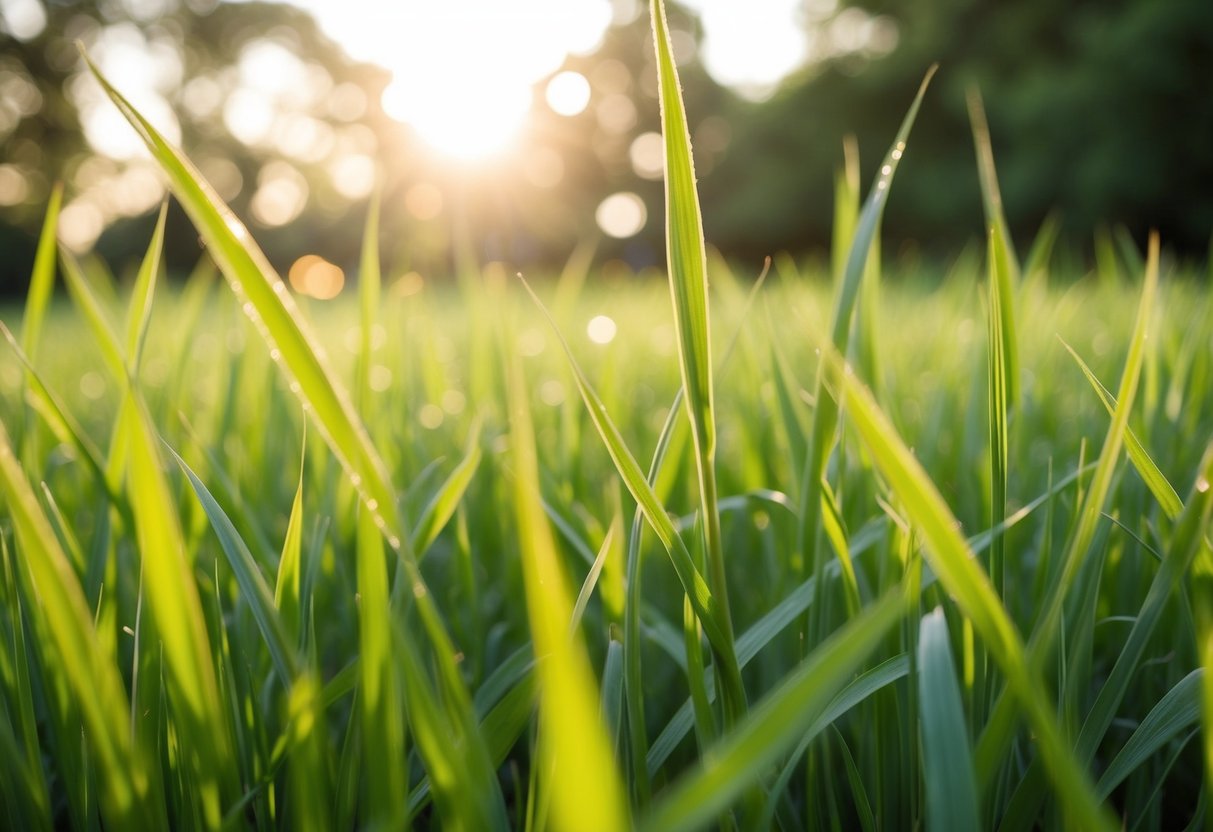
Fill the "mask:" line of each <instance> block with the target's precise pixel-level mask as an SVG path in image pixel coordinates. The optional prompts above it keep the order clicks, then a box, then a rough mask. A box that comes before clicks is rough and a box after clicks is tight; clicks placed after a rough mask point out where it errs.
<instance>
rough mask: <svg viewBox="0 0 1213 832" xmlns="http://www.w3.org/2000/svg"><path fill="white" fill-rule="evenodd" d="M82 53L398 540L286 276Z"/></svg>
mask: <svg viewBox="0 0 1213 832" xmlns="http://www.w3.org/2000/svg"><path fill="white" fill-rule="evenodd" d="M82 54H83V52H82ZM84 59H85V61H86V62H87V64H88V68H89V70H90V71H91V72H92V74H93V76H94V77H95V78H96V79H97V81H98V83H100V84H101V87H102V89H103V90H104V91H105V93H106V95H108V96H109V98H110V100H111V101H113V102H114V104H115V105H116V106H117V107H118V110H119V111H120V112H121V113H122V115H123V117H124V118H125V119H126V120H127V121H128V122H129V123H130V125H131V126H132V127H133V128H134V129H135V132H136V133H138V134H139V137H140V138H141V139H142V140H143V142H144V144H145V145H147V148H148V150H149V151H151V154H152V156H153V157H154V158H155V160H156V162H157V163H158V164H159V165H160V168H161V170H163V171H164V173H165V175H166V176H167V177H168V180H169V185H170V187H171V188H172V191H173V193H174V194H175V195H176V196H177V198H178V199H179V200H180V201H181V204H182V207H184V208H185V211H186V213H187V214H188V215H189V217H190V219H191V220H192V221H193V223H194V225H195V227H196V228H197V229H198V233H199V234H200V235H201V236H202V239H203V240H204V241H205V242H206V244H207V247H208V250H209V252H210V255H211V257H212V258H213V259H214V261H215V263H216V264H217V265H218V266H219V268H220V270H222V272H223V274H224V276H225V277H226V278H227V281H228V285H229V286H230V287H231V289H232V291H233V293H234V294H235V295H236V297H237V298H238V299H239V300H240V301H241V303H242V304H243V309H244V311H245V313H246V314H247V315H248V316H249V318H250V319H251V320H252V321H253V323H254V324H255V325H256V328H257V330H258V331H259V332H260V333H261V335H262V337H263V338H264V339H265V341H266V343H267V344H268V345H269V349H270V354H271V355H272V356H273V357H274V358H275V360H276V361H277V362H278V363H279V365H280V366H281V367H282V368H283V370H284V372H285V373H286V374H287V375H288V376H289V377H290V378H291V379H292V382H291V385H290V386H291V390H292V391H293V392H294V393H295V394H296V395H297V396H299V398H300V399H301V400H302V401H303V403H304V406H305V407H306V408H307V409H308V410H309V411H310V412H311V414H312V415H313V416H314V417H315V420H316V424H317V426H318V428H319V429H320V432H321V434H322V435H323V436H324V438H325V441H326V442H327V443H328V445H329V447H330V448H331V449H332V451H333V454H334V455H335V456H336V457H337V459H338V460H339V461H340V462H341V465H342V467H343V468H344V469H345V471H346V473H347V474H348V475H349V478H350V481H351V482H352V483H353V484H354V486H355V488H356V489H357V491H358V493H359V496H360V497H361V499H362V502H363V503H364V504H365V505H366V507H367V510H368V511H370V512H371V513H372V514H374V515H375V517H376V518H377V522H378V523H380V524H381V525H382V527H383V528H384V529H385V531H386V532H387V535H388V542H389V543H391V544H392V546H393V548H399V547H400V546H401V541H402V540H403V539H404V537H403V535H404V528H403V523H402V521H401V517H400V514H399V509H398V507H397V504H396V495H395V492H394V491H393V489H392V487H391V484H390V482H389V480H388V477H387V474H386V468H385V466H384V464H383V461H382V460H381V459H380V457H379V454H378V453H377V452H376V451H375V449H374V447H373V446H372V445H371V441H370V438H369V437H368V436H367V433H366V430H365V428H364V427H363V426H362V423H361V422H360V421H359V420H358V417H357V416H356V415H355V413H354V409H353V406H352V405H351V403H350V401H349V397H348V396H347V395H346V393H345V390H344V389H343V388H342V386H341V385H340V383H339V382H338V380H337V378H336V376H335V375H333V373H331V372H330V371H329V370H328V368H327V367H326V366H325V363H324V361H323V359H322V358H321V355H322V351H321V350H320V348H319V347H318V346H317V345H316V342H315V339H314V338H313V336H312V335H311V333H310V331H309V330H308V328H307V326H306V325H305V324H304V321H303V318H302V316H301V315H300V314H299V310H298V308H297V307H296V305H295V302H294V300H293V299H292V297H291V294H290V291H289V290H288V289H287V287H286V284H285V283H283V282H282V278H280V277H279V276H278V275H277V274H276V273H275V272H274V269H273V267H272V266H270V264H269V262H268V261H267V260H266V258H265V255H264V254H262V252H261V249H260V248H258V247H257V245H256V243H254V242H253V240H252V237H251V236H250V235H249V232H248V229H246V228H245V227H244V225H243V224H242V223H241V222H240V221H239V220H238V219H237V218H236V216H235V214H233V213H232V211H231V209H230V208H228V207H227V206H226V205H225V204H224V203H223V201H222V200H221V199H220V198H219V197H218V196H217V195H216V194H215V192H214V190H213V189H212V188H211V187H210V186H209V185H207V184H206V182H205V181H204V180H203V179H202V176H201V174H199V173H198V170H197V169H196V168H195V167H194V165H193V164H192V163H191V162H190V161H189V160H188V159H186V157H185V156H184V154H182V153H181V152H180V151H179V150H177V149H176V148H175V147H173V146H172V145H170V144H169V143H168V141H166V140H165V138H164V137H163V136H161V135H160V133H159V132H157V131H156V129H155V128H154V127H153V126H152V125H151V123H150V122H149V121H148V120H147V119H145V118H144V117H143V116H142V115H141V114H140V113H139V112H138V111H137V110H136V109H135V108H134V107H133V106H132V105H131V103H130V102H129V101H127V100H126V98H124V97H123V96H122V94H121V93H119V92H118V91H117V90H116V89H115V88H114V87H113V85H111V84H110V82H109V81H108V80H107V79H106V78H105V76H104V75H102V74H101V72H100V70H98V69H97V67H96V66H95V65H94V64H93V63H92V61H91V60H90V59H89V58H88V56H87V54H85V55H84Z"/></svg>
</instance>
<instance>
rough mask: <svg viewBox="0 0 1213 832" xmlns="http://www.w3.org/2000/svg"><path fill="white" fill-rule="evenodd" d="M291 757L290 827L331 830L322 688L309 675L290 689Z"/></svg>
mask: <svg viewBox="0 0 1213 832" xmlns="http://www.w3.org/2000/svg"><path fill="white" fill-rule="evenodd" d="M287 724H288V726H289V728H288V731H289V734H288V736H289V743H290V752H289V753H290V756H289V759H288V761H287V776H288V784H289V785H288V788H289V790H290V791H289V797H290V800H291V804H290V806H291V810H292V812H293V814H292V815H290V825H291V827H292V828H294V829H299V830H302V832H325V830H328V829H331V828H332V827H331V825H330V824H331V818H330V812H331V807H332V802H331V797H330V795H331V791H332V790H331V788H330V783H329V769H328V761H327V757H328V753H329V744H328V738H327V736H326V733H325V723H324V704H323V701H322V697H321V691H320V686H319V684H318V683H317V680H316V679H315V678H313V677H312V676H311V675H310V674H307V675H304V676H302V677H300V678H299V679H297V680H296V681H295V683H294V684H293V685H291V693H290V698H289V700H288V702H287Z"/></svg>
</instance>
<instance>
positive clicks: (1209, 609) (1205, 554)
mask: <svg viewBox="0 0 1213 832" xmlns="http://www.w3.org/2000/svg"><path fill="white" fill-rule="evenodd" d="M1195 491H1196V494H1197V495H1198V496H1199V499H1200V500H1201V501H1202V502H1204V503H1205V505H1206V508H1205V512H1204V515H1205V516H1204V519H1203V522H1201V524H1200V526H1201V528H1200V531H1199V532H1198V537H1199V543H1198V545H1199V547H1200V551H1199V552H1198V553H1197V555H1196V560H1195V562H1194V563H1193V564H1192V570H1191V574H1190V578H1189V579H1190V587H1191V593H1192V618H1193V623H1194V624H1195V630H1196V632H1195V635H1196V653H1197V657H1198V658H1199V660H1200V666H1201V668H1202V669H1203V670H1204V680H1203V682H1202V684H1201V686H1200V687H1201V708H1200V716H1201V724H1202V726H1203V730H1202V732H1201V739H1202V744H1203V746H1204V748H1203V751H1204V758H1205V790H1206V792H1207V793H1209V794H1213V682H1210V681H1209V680H1210V679H1213V518H1211V517H1210V512H1209V509H1208V506H1209V505H1210V504H1211V503H1213V443H1211V444H1210V445H1209V447H1208V448H1207V449H1206V450H1205V458H1204V462H1203V463H1202V464H1201V470H1200V473H1198V474H1197V475H1196V488H1195ZM1190 502H1191V503H1195V500H1192V501H1190Z"/></svg>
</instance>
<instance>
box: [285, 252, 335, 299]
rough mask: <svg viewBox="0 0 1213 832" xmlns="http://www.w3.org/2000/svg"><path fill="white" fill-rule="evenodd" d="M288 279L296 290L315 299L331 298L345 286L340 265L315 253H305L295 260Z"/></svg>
mask: <svg viewBox="0 0 1213 832" xmlns="http://www.w3.org/2000/svg"><path fill="white" fill-rule="evenodd" d="M288 279H289V280H290V283H291V288H293V289H294V290H295V291H296V292H298V293H299V294H301V295H307V296H308V297H313V298H316V299H317V300H332V299H333V298H335V297H337V295H339V294H341V289H342V288H343V287H344V286H345V272H343V271H342V270H341V267H340V266H337V265H336V264H334V263H330V262H329V261H327V260H325V259H324V258H323V257H320V256H318V255H315V254H305V255H303V256H302V257H300V258H299V259H298V260H296V261H295V262H294V264H292V265H291V270H290V272H289V273H288Z"/></svg>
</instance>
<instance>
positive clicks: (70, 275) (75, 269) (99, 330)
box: [59, 249, 129, 390]
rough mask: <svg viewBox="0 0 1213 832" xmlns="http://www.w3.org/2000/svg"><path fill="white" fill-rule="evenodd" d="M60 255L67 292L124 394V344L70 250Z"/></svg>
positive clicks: (61, 251)
mask: <svg viewBox="0 0 1213 832" xmlns="http://www.w3.org/2000/svg"><path fill="white" fill-rule="evenodd" d="M59 255H60V258H61V260H62V261H63V277H64V280H66V282H67V288H68V291H69V292H70V293H71V296H72V300H73V301H74V302H75V304H76V307H77V308H78V309H79V310H80V312H81V314H82V315H84V320H85V322H86V323H87V324H88V326H89V329H90V330H91V331H92V334H93V339H94V340H95V341H96V342H97V347H98V350H99V354H100V356H101V360H102V362H103V363H104V364H105V367H106V369H107V370H109V372H110V375H112V376H113V377H114V379H115V380H116V381H117V382H118V384H119V385H120V387H121V389H123V390H125V389H126V387H127V385H128V383H129V382H128V375H127V371H126V359H125V358H124V356H123V351H122V342H121V341H119V340H118V336H117V334H115V333H114V330H113V327H111V326H110V322H109V320H108V319H107V318H106V315H105V310H104V309H103V308H102V306H101V302H100V301H99V300H97V296H96V295H95V294H94V293H93V290H92V289H91V288H89V282H88V278H86V277H85V276H84V270H83V269H82V268H81V267H80V263H79V262H78V261H77V260H76V258H75V257H73V256H72V255H71V253H70V252H68V250H67V249H60V252H59Z"/></svg>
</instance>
